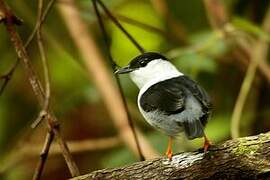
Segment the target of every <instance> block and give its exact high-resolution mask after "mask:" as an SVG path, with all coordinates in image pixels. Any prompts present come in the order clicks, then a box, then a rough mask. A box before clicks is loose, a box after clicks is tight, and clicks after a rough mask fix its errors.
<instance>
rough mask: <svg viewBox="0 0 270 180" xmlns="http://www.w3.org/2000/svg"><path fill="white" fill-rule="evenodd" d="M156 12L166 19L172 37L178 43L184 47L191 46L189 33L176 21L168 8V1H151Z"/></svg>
mask: <svg viewBox="0 0 270 180" xmlns="http://www.w3.org/2000/svg"><path fill="white" fill-rule="evenodd" d="M151 3H152V4H153V7H154V8H155V10H156V11H157V12H158V13H159V14H160V15H161V16H162V17H163V18H164V19H165V22H166V23H167V24H168V27H169V28H168V29H169V31H170V32H168V33H169V34H170V36H173V37H174V38H175V40H177V41H178V43H180V44H182V45H186V44H189V40H188V38H187V33H186V30H185V29H184V27H183V26H182V25H181V24H180V23H179V22H178V21H176V20H175V18H174V17H173V15H172V14H171V11H170V9H169V8H168V5H167V1H165V0H151Z"/></svg>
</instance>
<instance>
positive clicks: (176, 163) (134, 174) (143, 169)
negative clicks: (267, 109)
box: [72, 132, 270, 180]
mask: <svg viewBox="0 0 270 180" xmlns="http://www.w3.org/2000/svg"><path fill="white" fill-rule="evenodd" d="M90 179H102V180H103V179H121V180H122V179H159V180H160V179H196V180H198V179H270V132H268V133H265V134H259V135H257V136H250V137H244V138H239V139H236V140H229V141H226V142H224V143H222V144H219V145H215V146H212V147H211V148H210V149H209V151H208V152H206V153H203V152H202V151H201V150H198V151H194V152H184V153H180V154H177V155H175V156H173V158H172V160H171V161H169V160H168V159H167V158H165V157H161V158H157V159H152V160H146V161H143V162H137V163H134V164H131V165H127V166H125V167H120V168H114V169H103V170H98V171H94V172H91V173H89V174H86V175H83V176H79V177H75V178H73V179H72V180H90Z"/></svg>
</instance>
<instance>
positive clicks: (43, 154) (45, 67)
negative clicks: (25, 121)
mask: <svg viewBox="0 0 270 180" xmlns="http://www.w3.org/2000/svg"><path fill="white" fill-rule="evenodd" d="M42 10H43V0H39V1H38V13H37V14H38V17H37V24H38V26H37V27H38V28H37V43H38V48H39V52H40V56H41V61H42V67H43V71H44V80H45V97H44V104H43V107H42V110H41V112H40V113H39V116H38V118H37V120H36V121H35V122H36V123H35V125H36V124H38V123H39V122H40V121H41V120H42V119H43V118H47V117H48V110H49V102H50V95H51V90H50V77H49V70H48V60H47V57H46V54H45V49H44V46H43V39H42ZM48 121H49V119H48ZM48 123H49V124H50V122H48ZM49 128H51V127H50V126H49ZM53 139H54V134H53V132H52V130H51V129H49V132H48V133H47V135H46V140H45V143H44V147H43V149H42V152H41V154H40V160H39V162H38V165H37V168H36V170H35V173H34V176H33V179H34V180H38V179H40V178H41V175H42V172H43V169H44V166H45V163H46V160H47V157H48V154H49V150H50V146H51V143H52V141H53Z"/></svg>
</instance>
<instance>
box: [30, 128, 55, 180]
mask: <svg viewBox="0 0 270 180" xmlns="http://www.w3.org/2000/svg"><path fill="white" fill-rule="evenodd" d="M53 139H54V133H53V132H52V131H49V133H47V135H46V140H45V142H44V146H43V148H42V151H41V153H40V160H39V162H38V165H37V167H36V170H35V172H34V175H33V180H36V179H40V178H41V175H42V172H43V169H44V166H45V162H46V160H47V157H48V154H49V149H50V146H51V144H52V142H53Z"/></svg>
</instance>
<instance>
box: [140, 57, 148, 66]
mask: <svg viewBox="0 0 270 180" xmlns="http://www.w3.org/2000/svg"><path fill="white" fill-rule="evenodd" d="M147 63H148V61H147V59H143V60H141V61H140V66H141V67H145V66H146V65H147Z"/></svg>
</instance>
